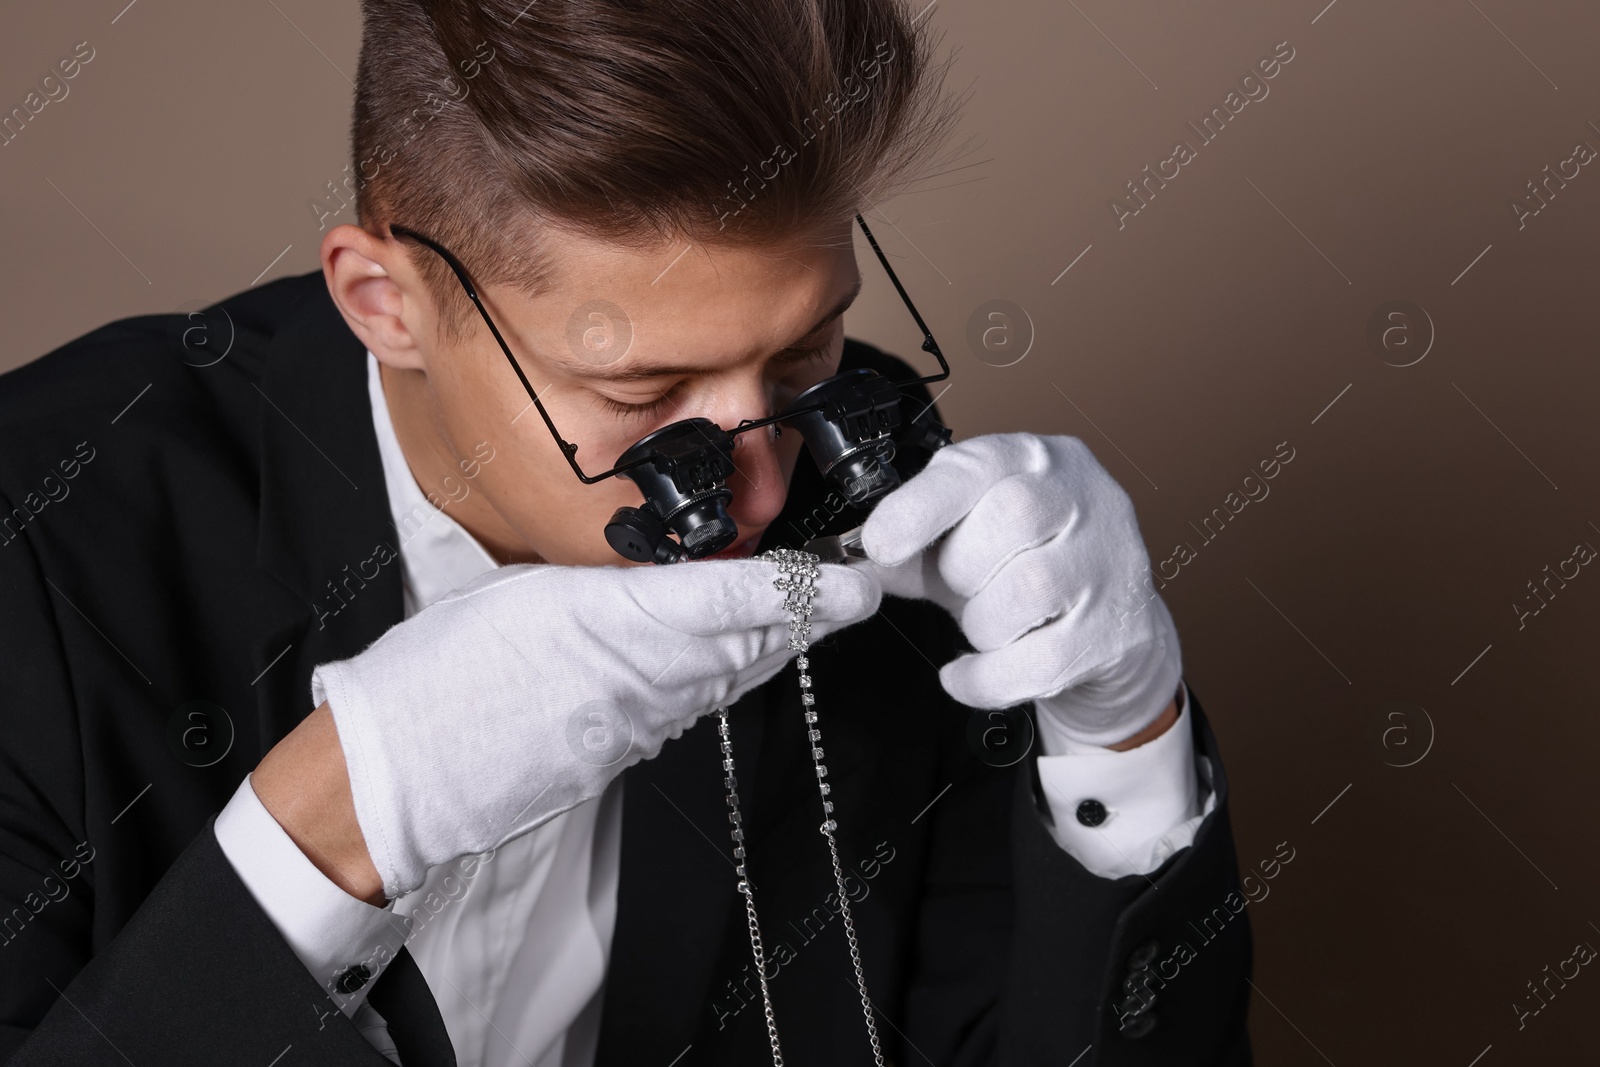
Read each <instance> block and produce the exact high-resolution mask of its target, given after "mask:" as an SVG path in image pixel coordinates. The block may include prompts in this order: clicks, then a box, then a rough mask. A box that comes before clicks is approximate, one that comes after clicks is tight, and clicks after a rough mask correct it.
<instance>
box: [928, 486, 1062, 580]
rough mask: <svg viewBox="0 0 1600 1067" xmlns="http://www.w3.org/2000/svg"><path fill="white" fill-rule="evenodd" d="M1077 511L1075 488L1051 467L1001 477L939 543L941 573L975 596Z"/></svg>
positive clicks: (1047, 537)
mask: <svg viewBox="0 0 1600 1067" xmlns="http://www.w3.org/2000/svg"><path fill="white" fill-rule="evenodd" d="M1077 512H1078V503H1077V498H1076V496H1075V495H1074V493H1073V491H1072V489H1071V488H1070V487H1066V486H1063V485H1061V484H1060V483H1059V482H1058V481H1055V480H1053V479H1052V478H1051V476H1050V472H1049V471H1025V472H1022V473H1018V474H1012V475H1009V476H1008V477H1005V478H1001V479H1000V480H999V481H997V482H995V483H993V484H992V485H990V486H989V487H988V489H987V490H985V492H984V493H983V495H982V496H981V497H980V498H979V499H978V502H977V503H976V504H974V505H973V507H972V510H971V511H970V512H969V513H968V514H967V516H966V517H965V518H963V519H962V520H961V521H960V522H958V523H957V524H956V526H955V528H954V529H952V530H951V531H950V534H949V536H948V537H946V538H945V539H944V541H942V542H941V543H940V544H939V546H938V548H937V550H936V551H937V555H938V561H939V573H940V575H942V576H943V578H944V580H945V582H946V583H947V584H948V585H949V587H950V588H951V589H952V590H954V591H955V592H957V593H959V594H960V595H962V596H963V597H969V598H970V597H974V596H977V595H978V593H979V592H981V591H982V590H983V589H984V588H985V587H986V586H988V584H989V583H990V582H991V581H992V580H993V579H994V577H995V575H996V574H997V573H998V572H999V571H1000V570H1001V568H1003V567H1005V566H1006V565H1007V564H1008V563H1010V562H1011V561H1012V560H1013V559H1015V558H1016V557H1017V556H1019V555H1020V554H1022V553H1024V552H1026V551H1028V550H1029V549H1031V548H1035V547H1037V546H1039V545H1042V544H1044V543H1045V542H1047V541H1049V540H1051V539H1052V538H1054V537H1055V536H1056V535H1058V534H1060V533H1061V531H1062V530H1064V529H1066V527H1067V526H1068V525H1070V524H1071V523H1072V520H1073V517H1074V516H1075V515H1076V514H1077Z"/></svg>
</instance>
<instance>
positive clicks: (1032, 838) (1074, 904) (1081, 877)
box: [997, 690, 1251, 1067]
mask: <svg viewBox="0 0 1600 1067" xmlns="http://www.w3.org/2000/svg"><path fill="white" fill-rule="evenodd" d="M1189 696H1190V698H1191V701H1192V704H1191V710H1192V711H1193V712H1194V718H1193V720H1192V723H1191V728H1192V729H1193V730H1194V734H1195V752H1196V755H1197V759H1198V761H1199V762H1200V766H1201V768H1202V770H1201V773H1202V776H1208V777H1209V779H1210V784H1211V788H1212V789H1213V790H1214V791H1215V795H1216V800H1217V803H1216V807H1215V809H1214V810H1213V811H1212V813H1211V814H1210V815H1208V816H1207V817H1206V818H1205V820H1204V821H1203V822H1202V823H1201V825H1200V828H1199V830H1198V831H1197V832H1196V834H1195V838H1194V842H1193V844H1191V845H1190V846H1189V847H1188V848H1185V849H1181V850H1179V851H1178V852H1177V853H1176V854H1175V855H1174V856H1173V857H1172V858H1171V859H1170V860H1168V861H1167V862H1166V863H1165V864H1163V865H1162V866H1161V867H1160V868H1158V869H1157V870H1156V871H1154V872H1153V873H1151V874H1150V875H1149V876H1148V877H1146V876H1144V875H1128V876H1126V877H1123V878H1119V879H1115V880H1110V879H1104V878H1098V877H1096V876H1094V875H1092V874H1090V873H1089V872H1088V871H1086V870H1085V869H1084V868H1083V867H1082V865H1081V864H1079V863H1078V862H1077V861H1076V860H1074V859H1072V857H1071V856H1070V855H1068V854H1067V853H1066V852H1065V851H1063V850H1062V849H1061V848H1060V847H1059V846H1057V845H1056V842H1055V840H1054V838H1053V837H1051V835H1050V833H1049V829H1048V827H1047V826H1046V825H1045V820H1047V819H1048V818H1049V814H1048V807H1047V806H1046V805H1045V804H1044V802H1043V801H1042V800H1041V799H1040V798H1039V797H1038V783H1037V780H1036V777H1035V776H1034V775H1032V774H1019V775H1017V777H1016V780H1015V781H1016V789H1015V792H1014V795H1013V807H1012V821H1011V841H1012V870H1013V875H1014V878H1015V900H1016V916H1015V926H1014V929H1013V935H1012V941H1011V945H1012V953H1011V960H1010V967H1009V970H1008V973H1007V976H1006V991H1005V995H1004V1000H1003V1003H1002V1007H1001V1010H1000V1025H999V1041H998V1047H999V1056H998V1061H997V1062H1000V1063H1008V1064H1011V1063H1015V1064H1023V1063H1027V1064H1032V1063H1070V1062H1072V1060H1073V1058H1074V1057H1076V1056H1078V1055H1080V1054H1081V1053H1083V1052H1084V1051H1085V1050H1086V1049H1089V1048H1091V1047H1092V1048H1093V1049H1094V1052H1093V1053H1092V1054H1091V1055H1089V1056H1085V1057H1084V1058H1083V1060H1082V1061H1080V1062H1081V1063H1082V1064H1084V1065H1087V1064H1095V1065H1098V1067H1108V1065H1118V1067H1122V1065H1127V1067H1134V1065H1143V1064H1173V1065H1177V1064H1184V1065H1191V1064H1217V1065H1222V1064H1227V1065H1230V1067H1231V1065H1240V1064H1248V1063H1249V1062H1250V1047H1249V1037H1248V1034H1247V1032H1246V1029H1245V1011H1246V1007H1247V1005H1248V1002H1249V985H1248V983H1247V982H1246V979H1247V978H1248V977H1249V974H1250V960H1251V934H1250V919H1249V916H1248V915H1246V914H1245V909H1246V905H1247V901H1246V899H1245V897H1244V895H1243V894H1242V893H1241V892H1240V882H1239V870H1238V860H1237V858H1236V856H1235V853H1234V845H1233V833H1232V829H1231V827H1230V825H1229V822H1228V783H1227V779H1226V776H1225V775H1224V773H1223V769H1222V762H1221V759H1220V758H1219V756H1218V753H1217V744H1216V738H1215V737H1214V736H1213V735H1212V732H1211V727H1210V725H1209V724H1208V723H1207V721H1206V718H1205V713H1204V711H1203V710H1202V709H1201V707H1200V702H1199V701H1198V700H1196V699H1193V698H1194V693H1193V691H1192V690H1191V691H1190V693H1189ZM1030 763H1031V761H1030Z"/></svg>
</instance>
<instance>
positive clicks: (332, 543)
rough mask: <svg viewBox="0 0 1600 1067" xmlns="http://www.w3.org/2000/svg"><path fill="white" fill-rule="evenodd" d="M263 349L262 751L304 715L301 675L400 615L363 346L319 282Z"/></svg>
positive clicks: (306, 676)
mask: <svg viewBox="0 0 1600 1067" xmlns="http://www.w3.org/2000/svg"><path fill="white" fill-rule="evenodd" d="M306 281H307V287H308V289H309V290H310V291H308V292H307V294H306V296H305V298H304V299H303V300H302V301H301V303H300V304H299V306H298V307H297V308H296V309H295V311H294V312H293V313H292V314H291V316H290V317H289V319H288V321H287V322H286V323H285V324H284V326H283V327H282V328H281V329H280V330H279V331H278V333H277V335H276V336H275V337H274V339H273V341H272V343H271V345H270V347H269V348H268V350H267V356H266V359H265V365H264V368H263V371H262V375H261V381H260V383H259V384H258V385H257V386H256V388H257V389H258V390H259V391H260V393H261V399H260V405H259V413H260V414H259V418H260V426H259V433H260V443H261V518H260V525H259V528H258V537H257V542H256V564H257V566H258V567H260V568H261V569H262V570H264V571H266V572H267V573H268V574H270V575H272V577H274V578H275V579H277V581H278V582H279V583H280V585H281V588H282V591H283V596H282V597H280V598H278V600H277V602H276V603H275V604H273V605H269V606H268V608H269V610H268V611H267V612H265V613H264V614H265V617H266V618H267V619H268V622H267V624H266V625H265V626H264V627H263V630H262V637H261V639H260V641H259V643H258V644H257V646H256V650H255V655H256V660H257V663H258V664H259V668H258V669H259V670H261V671H262V673H261V674H260V675H259V676H258V678H257V681H256V683H255V689H256V692H257V697H256V701H257V713H258V716H259V720H260V730H261V743H262V750H263V752H264V751H265V750H266V749H267V748H270V747H271V746H272V745H273V744H275V743H276V742H277V741H278V739H279V738H281V737H282V736H283V735H284V734H286V733H288V732H289V730H291V729H293V728H294V726H295V725H296V724H297V723H298V722H299V721H300V720H301V719H303V718H304V717H305V716H306V715H307V714H308V713H309V712H310V711H311V710H312V708H311V704H310V701H311V671H312V669H313V668H314V667H315V666H316V665H317V664H319V663H325V662H328V661H330V660H335V659H344V658H348V657H349V656H352V655H354V654H355V653H357V652H359V651H360V650H361V649H363V648H365V647H366V646H367V645H369V644H371V643H372V642H373V641H375V640H377V638H378V637H379V636H380V635H381V634H382V633H383V632H384V631H385V630H387V629H388V628H389V627H391V626H393V625H394V624H396V623H398V622H399V621H400V620H401V619H402V618H403V617H404V608H403V605H402V599H401V583H400V568H399V558H398V554H397V552H398V547H399V541H398V539H397V538H396V537H395V532H394V523H393V520H392V519H391V518H390V514H389V500H388V493H387V489H386V487H385V485H384V479H383V464H382V461H381V460H380V458H379V456H378V443H377V434H376V431H375V430H374V428H373V425H372V413H371V405H370V403H369V402H368V399H367V368H366V349H365V347H364V346H363V345H362V344H361V342H360V341H359V340H358V339H357V338H356V337H355V335H354V334H352V333H351V332H350V330H349V327H348V326H346V325H345V322H344V319H343V318H342V317H340V315H339V312H338V309H337V308H336V307H335V306H334V303H333V301H332V299H331V298H330V297H329V296H328V293H327V289H326V287H325V286H324V285H323V284H322V283H321V279H320V278H314V279H313V278H308V279H307V280H306Z"/></svg>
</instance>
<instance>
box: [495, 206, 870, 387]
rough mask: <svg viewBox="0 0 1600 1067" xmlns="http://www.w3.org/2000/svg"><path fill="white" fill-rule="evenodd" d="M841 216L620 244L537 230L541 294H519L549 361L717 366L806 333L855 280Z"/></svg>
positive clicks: (559, 364) (626, 370)
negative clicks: (718, 241) (749, 240)
mask: <svg viewBox="0 0 1600 1067" xmlns="http://www.w3.org/2000/svg"><path fill="white" fill-rule="evenodd" d="M851 238H852V232H851V229H850V225H849V223H848V222H846V223H844V224H842V225H840V226H838V227H835V228H830V229H827V230H822V231H815V232H812V233H809V234H806V235H803V236H799V237H795V238H791V239H788V240H786V241H783V242H782V243H774V244H770V245H760V246H749V247H735V246H726V245H710V244H705V243H701V242H696V241H691V240H688V239H686V238H677V239H672V240H667V241H663V242H659V243H657V244H655V245H653V246H651V247H647V248H637V247H628V246H624V245H621V244H617V243H612V242H606V241H602V240H596V239H593V238H587V237H582V236H578V235H574V234H572V233H569V232H557V233H549V232H546V233H545V234H544V235H543V240H542V242H541V243H542V244H543V245H544V254H545V255H546V256H548V257H549V258H550V261H551V262H552V263H553V264H554V265H555V270H554V277H553V278H552V280H551V284H550V285H549V287H548V288H547V289H546V291H545V292H543V293H542V294H540V295H539V296H537V297H533V298H528V299H525V300H523V301H519V307H520V308H522V309H523V310H524V311H525V314H524V315H523V316H521V320H522V321H523V322H524V323H526V333H527V335H528V338H529V341H530V342H531V343H532V345H533V347H535V349H536V350H537V351H538V352H539V353H540V354H541V355H542V356H543V357H544V359H545V360H546V361H547V362H549V363H550V364H551V369H552V370H556V371H560V372H565V373H568V374H571V375H573V376H576V377H585V378H596V377H597V378H616V377H618V376H628V375H631V374H634V373H636V372H638V371H640V370H642V369H648V368H649V367H651V366H654V365H657V364H662V363H663V362H665V361H670V362H671V363H672V364H674V365H681V364H692V365H693V366H694V367H695V368H697V369H703V370H707V371H710V370H716V369H719V368H720V367H723V366H726V365H731V364H734V363H737V362H740V361H742V360H745V359H749V358H756V357H760V356H762V355H772V354H775V353H777V352H779V351H781V350H783V349H785V348H786V347H790V346H794V345H800V344H803V343H804V342H806V341H808V340H810V338H809V337H808V336H807V335H808V334H809V333H811V332H812V331H813V327H814V326H816V325H817V323H818V320H819V319H821V318H823V317H824V316H825V315H826V314H827V313H828V312H830V311H833V310H836V309H837V307H838V306H839V305H840V303H841V302H843V301H846V300H848V299H849V298H850V297H851V296H852V295H853V293H854V292H855V291H856V290H857V289H858V288H859V286H860V283H861V275H860V272H859V270H858V269H857V267H856V260H855V252H854V246H853V244H852V242H851Z"/></svg>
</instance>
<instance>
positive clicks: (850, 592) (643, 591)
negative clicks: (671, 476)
mask: <svg viewBox="0 0 1600 1067" xmlns="http://www.w3.org/2000/svg"><path fill="white" fill-rule="evenodd" d="M638 570H639V571H641V572H642V573H641V574H640V577H639V578H638V579H637V580H636V581H634V582H631V583H629V584H628V591H629V594H630V595H631V596H632V597H633V600H634V602H635V603H636V604H637V605H638V606H639V607H640V608H642V609H643V610H644V611H646V612H648V613H649V614H650V616H651V617H652V618H654V619H656V620H657V621H658V622H660V623H661V624H663V625H664V626H667V627H670V628H672V629H674V630H676V631H678V632H680V633H685V634H694V635H698V636H702V637H709V636H712V635H715V634H723V633H728V632H730V631H741V630H742V631H759V630H767V629H771V628H773V627H777V626H780V625H782V626H785V627H786V626H787V624H788V619H789V615H788V612H787V611H786V610H785V609H784V606H783V603H784V594H783V591H782V590H780V589H778V588H777V587H776V586H775V585H774V584H773V580H774V579H775V578H777V577H778V573H779V572H778V568H777V567H776V566H775V565H774V564H772V563H770V562H768V561H766V560H752V559H742V560H740V559H708V560H700V561H698V562H695V563H678V564H673V565H671V566H667V567H653V568H650V569H649V570H648V571H645V569H644V568H638ZM882 597H883V590H882V587H881V586H880V585H879V582H878V578H877V575H876V574H875V573H873V572H870V571H858V570H856V569H854V568H853V567H849V566H846V565H843V564H837V563H824V564H821V565H819V566H818V567H817V578H816V594H815V596H814V597H813V599H812V616H811V619H812V623H813V625H815V624H816V623H817V622H819V621H826V622H838V623H850V622H858V621H860V620H861V619H865V618H867V617H868V616H870V615H872V614H874V613H875V612H876V611H877V610H878V605H879V603H880V601H881V600H882Z"/></svg>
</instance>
